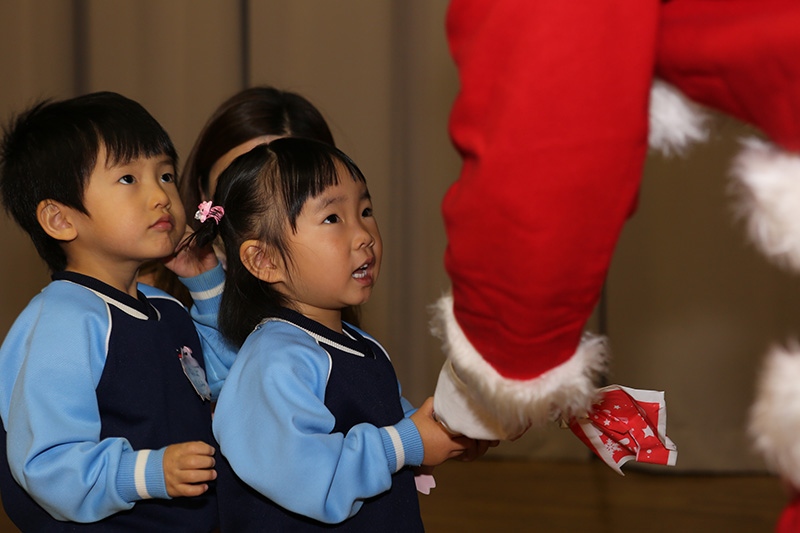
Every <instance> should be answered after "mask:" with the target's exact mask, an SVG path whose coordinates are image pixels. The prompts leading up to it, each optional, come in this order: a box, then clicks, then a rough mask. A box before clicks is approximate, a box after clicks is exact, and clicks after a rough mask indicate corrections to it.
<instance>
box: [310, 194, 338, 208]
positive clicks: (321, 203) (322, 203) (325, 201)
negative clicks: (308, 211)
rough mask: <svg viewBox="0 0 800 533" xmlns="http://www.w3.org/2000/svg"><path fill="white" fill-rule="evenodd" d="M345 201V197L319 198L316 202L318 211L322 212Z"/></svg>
mask: <svg viewBox="0 0 800 533" xmlns="http://www.w3.org/2000/svg"><path fill="white" fill-rule="evenodd" d="M343 201H344V196H342V195H339V196H323V197H319V198H318V199H317V201H316V204H317V209H316V210H317V211H322V210H323V209H325V208H326V207H328V206H329V205H331V204H336V203H341V202H343Z"/></svg>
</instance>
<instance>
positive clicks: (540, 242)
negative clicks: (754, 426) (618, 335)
mask: <svg viewBox="0 0 800 533" xmlns="http://www.w3.org/2000/svg"><path fill="white" fill-rule="evenodd" d="M798 28H800V3H798V2H796V1H795V0H726V1H721V0H671V1H668V2H661V1H659V0H618V1H612V0H608V1H603V2H584V3H581V5H580V6H579V7H578V6H575V4H574V3H570V2H563V1H561V0H538V1H536V2H531V1H529V0H503V1H501V2H486V1H484V0H452V2H451V4H450V7H449V10H448V16H447V37H448V41H449V44H450V47H451V52H452V55H453V58H454V61H455V63H456V66H457V68H458V73H459V80H460V84H461V90H460V93H459V95H458V97H457V99H456V102H455V104H454V106H453V109H452V114H451V120H450V133H451V137H452V140H453V142H454V144H455V146H456V148H457V149H458V151H459V153H460V154H461V156H462V158H463V166H462V169H461V174H460V176H459V179H458V180H457V181H456V182H455V183H454V184H453V185H452V186H451V188H450V190H449V191H448V193H447V195H446V197H445V199H444V201H443V205H442V211H443V216H444V222H445V227H446V230H447V237H448V248H447V251H446V256H445V267H446V269H447V272H448V274H449V276H450V279H451V283H452V293H451V294H450V295H447V296H445V297H443V298H442V299H441V300H440V301H439V302H437V305H436V307H435V322H434V331H435V332H436V333H437V334H438V335H439V336H441V338H442V339H443V344H444V349H445V352H446V354H447V357H448V360H447V362H446V363H445V365H444V367H443V369H442V372H441V374H440V378H439V383H438V385H437V390H436V394H435V409H436V413H437V416H439V417H440V418H441V419H442V421H443V422H444V423H445V424H446V425H447V426H448V427H450V428H451V429H452V430H453V431H457V432H460V433H464V434H466V435H469V436H472V437H475V438H491V439H495V438H500V439H504V438H509V437H512V436H514V435H517V434H519V433H521V432H523V431H524V430H525V429H526V428H528V427H536V426H539V425H541V424H543V423H544V422H547V421H549V420H552V419H553V417H554V416H555V415H561V416H565V417H570V416H572V415H580V414H582V413H584V412H586V411H587V410H588V409H589V407H590V406H591V404H592V402H593V401H594V400H595V399H596V384H597V376H598V375H599V374H601V373H602V372H603V371H604V369H605V366H606V364H607V356H606V350H605V342H604V340H603V339H602V338H600V337H597V336H591V335H587V334H586V333H584V331H583V330H584V327H585V325H586V322H587V320H588V319H589V317H590V315H591V313H592V311H593V310H594V308H595V306H596V304H597V302H598V300H599V297H600V293H601V289H602V286H603V283H604V280H605V276H606V273H607V271H608V267H609V264H610V260H611V256H612V254H613V251H614V247H615V245H616V243H617V239H618V237H619V235H620V232H621V230H622V227H623V225H624V223H625V221H626V219H627V218H628V217H629V216H630V215H631V214H632V213H633V212H634V210H635V207H636V198H637V194H638V190H639V184H640V179H641V175H642V169H643V164H644V159H645V156H646V154H647V150H648V139H649V141H650V143H651V145H655V146H657V147H659V148H661V149H662V150H664V151H666V152H670V151H679V150H680V149H681V148H682V147H683V146H685V145H686V144H687V143H688V142H692V141H696V140H702V139H703V138H704V135H705V130H704V127H703V125H704V122H705V121H706V120H707V119H706V118H705V116H704V114H703V113H702V112H700V111H698V110H700V109H701V107H700V106H705V107H709V108H712V109H715V110H718V111H721V112H723V113H727V114H730V115H732V116H734V117H736V118H738V119H740V120H742V121H744V122H747V123H749V124H752V125H753V126H755V127H756V128H758V129H760V130H761V132H763V133H764V134H765V136H766V137H767V139H768V140H749V141H747V142H746V143H744V149H743V152H742V154H741V155H740V156H738V158H737V159H736V161H734V163H733V174H734V177H735V178H736V179H737V183H738V184H739V192H740V198H741V205H740V207H741V209H742V214H743V216H745V217H746V218H747V226H748V233H749V235H750V237H751V238H752V240H753V241H754V242H755V243H756V245H757V246H758V247H759V248H760V249H761V250H762V251H763V252H764V253H765V254H766V255H767V256H768V257H770V258H771V259H773V260H775V261H776V262H778V263H780V264H783V265H786V266H788V267H791V268H794V269H796V270H800V159H798V154H797V151H798V150H800V31H799V30H798ZM662 81H663V82H666V83H662ZM698 104H699V105H698ZM794 359H796V360H800V355H799V356H797V357H794ZM798 364H800V363H798ZM798 374H800V372H798ZM795 389H796V390H797V391H798V392H800V386H796V387H795ZM798 396H799V397H800V394H798ZM797 403H799V404H800V399H799V400H797ZM795 418H797V419H800V409H798V411H797V415H796V416H795ZM798 424H800V422H798ZM794 435H797V433H796V432H795V433H794ZM777 447H778V448H780V447H781V445H778V446H777ZM763 453H764V454H765V456H766V457H768V460H769V462H770V463H771V464H779V463H780V461H779V460H777V459H771V458H770V457H771V455H772V454H776V453H777V454H780V453H781V451H779V450H775V449H773V450H772V451H768V450H766V449H763ZM796 454H797V455H798V457H797V458H796V460H795V464H796V465H797V466H795V467H794V468H796V469H797V476H798V477H797V478H796V479H797V485H798V486H800V452H796Z"/></svg>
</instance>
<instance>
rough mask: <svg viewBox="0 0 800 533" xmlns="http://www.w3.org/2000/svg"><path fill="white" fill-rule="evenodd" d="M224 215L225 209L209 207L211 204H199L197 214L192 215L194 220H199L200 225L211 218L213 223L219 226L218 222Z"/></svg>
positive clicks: (216, 206)
mask: <svg viewBox="0 0 800 533" xmlns="http://www.w3.org/2000/svg"><path fill="white" fill-rule="evenodd" d="M224 214H225V209H224V208H223V207H222V206H221V205H215V206H214V207H211V202H210V201H208V202H200V205H198V206H197V213H195V214H194V218H196V219H197V220H199V221H200V222H201V223H202V222H205V221H206V220H207V219H209V218H213V219H214V221H215V222H216V223H217V224H218V225H219V221H220V219H221V218H222V215H224Z"/></svg>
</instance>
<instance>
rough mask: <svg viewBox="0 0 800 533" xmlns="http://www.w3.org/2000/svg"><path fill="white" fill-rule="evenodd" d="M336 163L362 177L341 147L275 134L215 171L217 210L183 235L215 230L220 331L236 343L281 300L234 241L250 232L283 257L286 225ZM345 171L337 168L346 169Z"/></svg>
mask: <svg viewBox="0 0 800 533" xmlns="http://www.w3.org/2000/svg"><path fill="white" fill-rule="evenodd" d="M339 167H343V168H344V170H345V172H346V173H347V174H349V176H350V177H351V178H352V179H353V180H354V181H357V182H362V183H366V179H365V178H364V175H363V174H362V173H361V170H359V168H358V166H356V164H355V163H354V162H353V161H352V160H351V159H350V158H349V157H348V156H347V155H346V154H345V153H344V152H342V151H341V150H339V149H337V148H335V147H333V146H331V145H329V144H327V143H323V142H319V141H315V140H312V139H303V138H299V137H285V138H281V139H276V140H274V141H272V142H271V143H269V144H268V145H259V146H256V147H254V148H253V149H252V150H250V151H249V152H247V153H245V154H242V155H240V156H239V157H237V158H236V159H235V160H234V161H233V162H232V163H231V164H230V166H229V167H228V168H227V169H225V170H224V171H223V172H222V173H221V174H220V176H219V181H218V183H217V190H216V192H215V194H214V201H213V203H214V205H217V206H222V207H223V208H224V209H225V215H224V216H223V217H222V219H221V220H220V221H219V224H217V223H216V222H215V221H213V220H211V219H208V220H206V222H204V223H203V224H201V225H200V227H199V228H198V229H197V231H196V232H195V233H194V234H193V235H192V237H191V238H190V240H189V245H195V246H201V247H202V246H205V245H207V244H209V243H210V242H212V241H213V240H214V239H215V238H216V237H217V235H220V236H221V237H222V240H223V242H224V244H225V251H226V255H227V259H228V270H227V275H226V282H225V289H224V291H223V293H222V302H221V303H220V311H219V326H220V330H221V331H222V333H223V334H224V335H225V336H226V337H227V338H228V339H229V340H231V341H232V342H233V343H234V344H236V345H237V346H241V344H242V343H243V342H244V340H245V339H246V338H247V336H248V335H249V334H250V332H252V331H253V328H255V327H256V326H257V325H258V323H259V322H260V321H261V320H262V319H264V318H267V317H270V316H277V314H278V313H279V308H280V307H282V306H286V305H287V304H288V303H289V302H287V301H286V297H285V296H283V295H282V294H281V293H280V292H279V291H278V290H276V289H275V288H274V287H273V286H271V285H270V284H268V283H265V282H263V281H261V280H259V279H258V278H256V277H255V276H253V275H252V274H251V273H250V272H249V271H248V270H247V268H246V267H245V266H244V264H242V260H241V258H240V257H239V248H240V246H241V245H242V243H243V242H245V241H247V240H249V239H256V240H259V241H261V242H263V243H265V244H267V245H268V246H269V247H270V248H271V249H272V250H274V251H275V252H276V253H278V254H280V255H281V257H282V259H283V261H284V263H285V264H290V263H291V257H290V256H289V250H288V244H287V233H288V232H295V231H296V230H297V218H298V217H299V216H300V212H301V211H302V209H303V206H304V205H305V203H306V202H307V201H308V200H309V199H310V198H314V197H316V196H318V195H320V194H321V193H322V192H323V191H325V189H327V188H328V187H330V186H333V185H336V184H337V183H338V182H339V179H340V176H339V170H338V169H339ZM347 174H345V175H347Z"/></svg>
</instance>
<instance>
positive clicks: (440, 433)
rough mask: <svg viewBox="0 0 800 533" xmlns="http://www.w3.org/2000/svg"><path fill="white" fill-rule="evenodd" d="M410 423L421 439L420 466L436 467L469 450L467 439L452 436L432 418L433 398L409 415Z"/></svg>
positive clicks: (469, 441) (468, 440)
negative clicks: (421, 456) (422, 452)
mask: <svg viewBox="0 0 800 533" xmlns="http://www.w3.org/2000/svg"><path fill="white" fill-rule="evenodd" d="M411 421H412V422H414V425H416V426H417V430H418V431H419V435H420V437H421V438H422V446H423V448H424V458H423V460H422V464H423V465H425V466H436V465H439V464H442V463H443V462H445V461H446V460H447V459H451V458H453V457H458V456H459V455H461V453H462V452H463V451H464V450H466V449H467V448H469V446H470V443H471V441H472V439H469V438H467V437H462V436H458V435H453V434H452V433H450V432H449V431H447V430H446V429H445V428H444V426H443V425H442V424H440V423H439V421H438V420H436V419H435V418H434V416H433V397H431V398H428V399H427V400H425V403H423V404H422V406H421V407H420V408H419V409H418V410H417V411H416V412H415V413H414V414H413V415H411Z"/></svg>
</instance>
